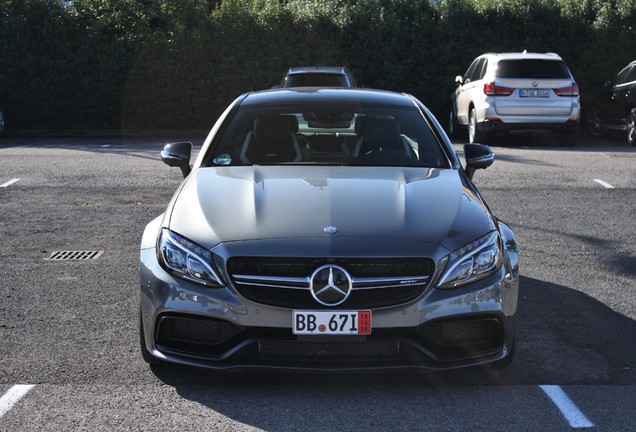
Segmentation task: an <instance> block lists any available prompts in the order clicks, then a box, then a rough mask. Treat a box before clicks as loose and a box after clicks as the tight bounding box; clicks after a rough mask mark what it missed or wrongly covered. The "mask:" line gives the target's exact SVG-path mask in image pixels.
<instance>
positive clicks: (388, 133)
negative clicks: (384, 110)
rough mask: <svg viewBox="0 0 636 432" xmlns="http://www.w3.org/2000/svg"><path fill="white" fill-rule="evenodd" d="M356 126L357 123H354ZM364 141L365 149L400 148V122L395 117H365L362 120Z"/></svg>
mask: <svg viewBox="0 0 636 432" xmlns="http://www.w3.org/2000/svg"><path fill="white" fill-rule="evenodd" d="M356 126H357V124H356ZM364 141H365V143H366V148H367V150H376V149H380V148H381V149H382V150H389V149H391V150H400V149H402V142H401V140H400V124H399V123H398V121H397V120H395V119H389V118H377V117H366V118H365V121H364Z"/></svg>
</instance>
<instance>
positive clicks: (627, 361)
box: [152, 276, 636, 409]
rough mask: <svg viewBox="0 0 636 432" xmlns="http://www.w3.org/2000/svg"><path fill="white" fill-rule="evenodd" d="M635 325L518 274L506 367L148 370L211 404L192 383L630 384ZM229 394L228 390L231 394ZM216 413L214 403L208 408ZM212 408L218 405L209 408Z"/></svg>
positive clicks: (635, 372) (634, 380) (634, 369)
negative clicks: (513, 346) (513, 337)
mask: <svg viewBox="0 0 636 432" xmlns="http://www.w3.org/2000/svg"><path fill="white" fill-rule="evenodd" d="M635 340H636V321H635V320H633V319H631V318H629V317H626V316H624V315H622V314H620V313H618V312H616V311H614V310H612V309H611V308H609V307H607V306H606V305H605V304H603V303H601V302H599V301H598V300H596V299H594V298H592V297H590V296H588V295H586V294H584V293H582V292H580V291H577V290H576V289H573V288H569V287H566V286H562V285H558V284H554V283H551V282H547V281H541V280H538V279H533V278H529V277H525V276H521V280H520V290H519V307H518V336H517V351H516V354H515V358H514V360H513V362H512V363H511V364H510V365H508V366H507V367H504V368H493V367H490V366H482V367H473V368H467V369H457V370H451V371H444V372H436V371H415V370H402V371H399V372H391V373H385V372H384V373H380V372H378V373H368V372H359V373H351V372H347V373H298V372H293V373H289V372H276V373H272V372H268V371H241V372H219V371H214V370H207V369H201V368H194V367H185V366H178V365H162V366H159V367H153V369H152V370H153V373H154V374H155V375H156V376H157V378H158V379H159V380H161V381H162V382H163V383H164V384H167V385H170V386H174V387H175V389H176V391H177V392H178V393H179V394H181V395H182V396H183V397H185V398H188V399H190V398H192V399H193V400H198V399H199V398H203V399H202V400H198V401H199V402H201V403H204V404H205V403H212V401H210V399H208V396H207V394H206V391H205V390H202V392H201V394H198V392H197V391H194V390H193V389H192V386H199V385H206V386H207V385H214V386H218V387H219V391H221V392H222V393H225V392H230V393H232V394H234V393H235V392H237V391H238V392H239V393H240V391H239V390H237V389H241V388H242V389H243V390H244V391H246V392H251V391H253V390H254V389H257V388H261V389H262V388H270V387H272V386H274V387H279V386H288V387H290V388H299V389H302V388H313V387H315V386H319V387H320V386H334V387H336V388H337V387H348V386H354V387H361V388H366V387H368V386H389V387H392V386H398V387H404V388H408V387H411V386H418V387H419V386H424V387H426V386H436V387H437V386H441V387H443V386H463V385H480V386H481V385H483V386H489V385H543V384H559V385H568V384H611V385H634V384H636V344H634V343H633V342H634V341H635ZM229 389H232V390H229ZM211 407H212V408H215V407H214V406H211ZM215 409H216V408H215Z"/></svg>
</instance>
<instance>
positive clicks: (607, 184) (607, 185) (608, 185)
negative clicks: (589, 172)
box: [594, 179, 614, 189]
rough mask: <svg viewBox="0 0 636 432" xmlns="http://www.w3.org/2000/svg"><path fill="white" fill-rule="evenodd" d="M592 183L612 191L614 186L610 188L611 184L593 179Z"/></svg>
mask: <svg viewBox="0 0 636 432" xmlns="http://www.w3.org/2000/svg"><path fill="white" fill-rule="evenodd" d="M594 181H595V182H596V183H598V184H600V185H601V186H604V187H605V188H607V189H614V186H612V185H611V184H609V183H607V182H605V181H603V180H599V179H594Z"/></svg>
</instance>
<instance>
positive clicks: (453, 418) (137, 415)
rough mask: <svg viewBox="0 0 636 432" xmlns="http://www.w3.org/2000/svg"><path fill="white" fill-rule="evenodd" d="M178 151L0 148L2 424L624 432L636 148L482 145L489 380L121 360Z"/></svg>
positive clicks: (70, 142)
mask: <svg viewBox="0 0 636 432" xmlns="http://www.w3.org/2000/svg"><path fill="white" fill-rule="evenodd" d="M182 138H183V137H180V136H179V135H178V134H176V133H175V134H162V135H161V136H155V137H153V136H145V137H139V136H138V137H132V138H131V137H128V138H123V137H119V136H113V137H108V136H98V137H90V136H75V137H63V136H57V137H46V136H37V137H33V136H21V137H0V260H1V262H2V264H1V265H0V299H1V301H0V341H2V343H0V431H4V430H6V431H15V430H20V431H22V430H29V431H30V430H55V431H59V430H63V429H67V430H91V431H92V430H180V431H189V430H192V431H195V430H196V431H199V430H229V431H251V430H266V431H292V430H293V431H297V430H311V431H320V430H324V431H334V430H338V431H345V430H427V431H438V430H439V431H447V430H457V431H459V430H461V431H464V430H489V431H509V430H527V431H536V430H556V431H559V430H572V429H579V428H587V429H594V430H603V431H604V430H607V431H616V430H625V431H627V430H633V429H634V426H633V412H634V411H635V410H636V343H635V342H636V224H635V223H634V215H635V213H636V212H635V211H636V148H633V147H628V146H626V145H625V144H623V142H622V141H620V140H591V139H585V140H583V141H581V143H580V145H578V146H576V147H573V148H562V147H558V146H557V145H556V141H553V140H551V139H550V138H546V137H533V138H517V137H513V138H501V139H494V140H492V141H491V143H490V144H491V146H492V148H493V150H494V151H495V153H496V155H497V156H496V160H495V163H494V165H493V166H492V167H490V168H488V169H487V170H485V171H484V170H482V171H478V172H477V173H476V175H475V183H476V184H477V187H478V188H479V189H480V191H481V193H482V194H483V196H484V198H485V199H486V201H487V202H488V204H489V205H490V207H491V209H492V210H493V212H494V213H495V214H496V215H497V216H498V217H500V218H501V219H503V220H504V221H506V222H507V223H508V224H509V225H510V226H511V227H512V228H513V230H514V231H515V233H516V235H517V237H518V240H519V243H520V247H521V282H520V299H519V300H520V302H519V312H518V313H519V336H518V345H517V353H516V357H515V360H514V361H513V363H512V364H511V365H510V366H508V367H507V368H505V369H503V370H492V369H490V368H475V369H468V370H460V371H453V372H444V373H434V372H426V373H414V372H412V371H408V372H402V373H394V374H297V373H294V374H287V373H277V374H272V373H255V372H250V373H247V372H245V373H219V372H212V371H207V370H201V369H195V368H186V367H180V366H174V367H161V368H150V367H149V366H147V365H146V364H145V363H144V362H143V360H142V358H141V356H140V353H139V342H138V333H137V325H138V322H137V319H138V318H137V313H138V307H139V299H138V284H139V275H138V271H139V269H138V255H139V251H138V248H139V242H140V239H141V234H142V232H143V228H144V226H145V224H146V223H148V222H149V221H150V220H152V219H153V218H155V217H156V216H158V215H159V214H161V213H162V212H163V210H164V208H165V207H166V205H167V203H168V201H169V200H170V197H171V195H172V193H173V192H174V190H175V189H176V187H177V186H178V185H179V183H180V181H181V173H180V171H179V170H178V169H171V168H169V167H167V166H165V165H164V164H163V163H162V162H161V161H160V159H159V152H160V150H161V148H162V146H163V144H165V143H167V142H170V141H176V140H182ZM186 138H187V139H189V140H192V141H193V142H194V143H195V145H196V146H200V145H201V143H202V142H203V139H204V138H205V135H204V134H197V133H190V134H188V136H187V137H186ZM456 149H457V150H458V151H459V152H460V153H461V145H459V144H457V145H456ZM58 251H84V252H101V254H99V256H98V257H97V258H96V259H87V260H83V261H58V260H53V259H50V258H51V257H52V254H53V253H54V252H58ZM25 386H27V387H25Z"/></svg>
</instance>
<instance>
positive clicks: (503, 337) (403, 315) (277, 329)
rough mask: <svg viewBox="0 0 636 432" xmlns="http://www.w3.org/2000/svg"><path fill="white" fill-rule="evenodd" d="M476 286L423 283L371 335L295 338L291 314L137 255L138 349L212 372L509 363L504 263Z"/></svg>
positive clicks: (379, 312)
mask: <svg viewBox="0 0 636 432" xmlns="http://www.w3.org/2000/svg"><path fill="white" fill-rule="evenodd" d="M505 261H506V264H504V265H503V266H502V267H501V268H500V270H499V271H498V272H497V273H495V274H493V275H491V276H490V277H488V278H486V279H483V280H481V281H478V282H476V283H474V284H471V285H468V286H464V287H460V288H456V289H451V290H440V289H435V288H432V287H429V288H427V289H426V291H425V292H424V293H423V294H422V295H421V296H419V297H418V298H417V299H416V300H414V301H411V302H409V303H406V304H402V305H398V306H393V307H387V308H382V309H375V310H372V323H373V325H372V333H371V335H369V336H295V335H293V334H292V331H291V325H292V310H291V309H287V308H281V307H273V306H266V305H262V304H258V303H255V302H251V301H249V300H247V299H245V298H243V297H241V296H240V295H239V294H238V293H237V292H236V291H235V290H234V289H233V288H232V287H225V288H206V287H203V286H199V285H197V284H194V283H190V282H187V281H184V280H181V279H178V278H175V277H174V276H172V275H171V274H169V273H167V272H165V271H164V270H163V269H162V268H161V267H160V266H159V264H158V262H157V260H156V255H155V250H154V249H152V248H149V249H142V251H141V310H142V325H143V330H144V334H145V346H146V348H147V350H148V351H149V352H150V353H151V354H152V355H153V356H155V357H157V358H159V359H162V360H165V361H169V362H174V363H180V364H186V365H194V366H202V367H207V368H214V369H231V368H242V369H243V368H273V369H300V370H368V369H393V368H425V369H437V370H443V369H453V368H458V367H465V366H473V365H479V364H484V363H490V362H495V361H497V360H501V359H503V358H505V357H507V356H508V355H509V354H510V352H511V349H512V346H513V342H514V336H515V332H516V318H515V316H516V308H517V295H518V275H517V273H516V271H513V269H511V268H510V266H509V265H508V264H507V263H508V260H505Z"/></svg>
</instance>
